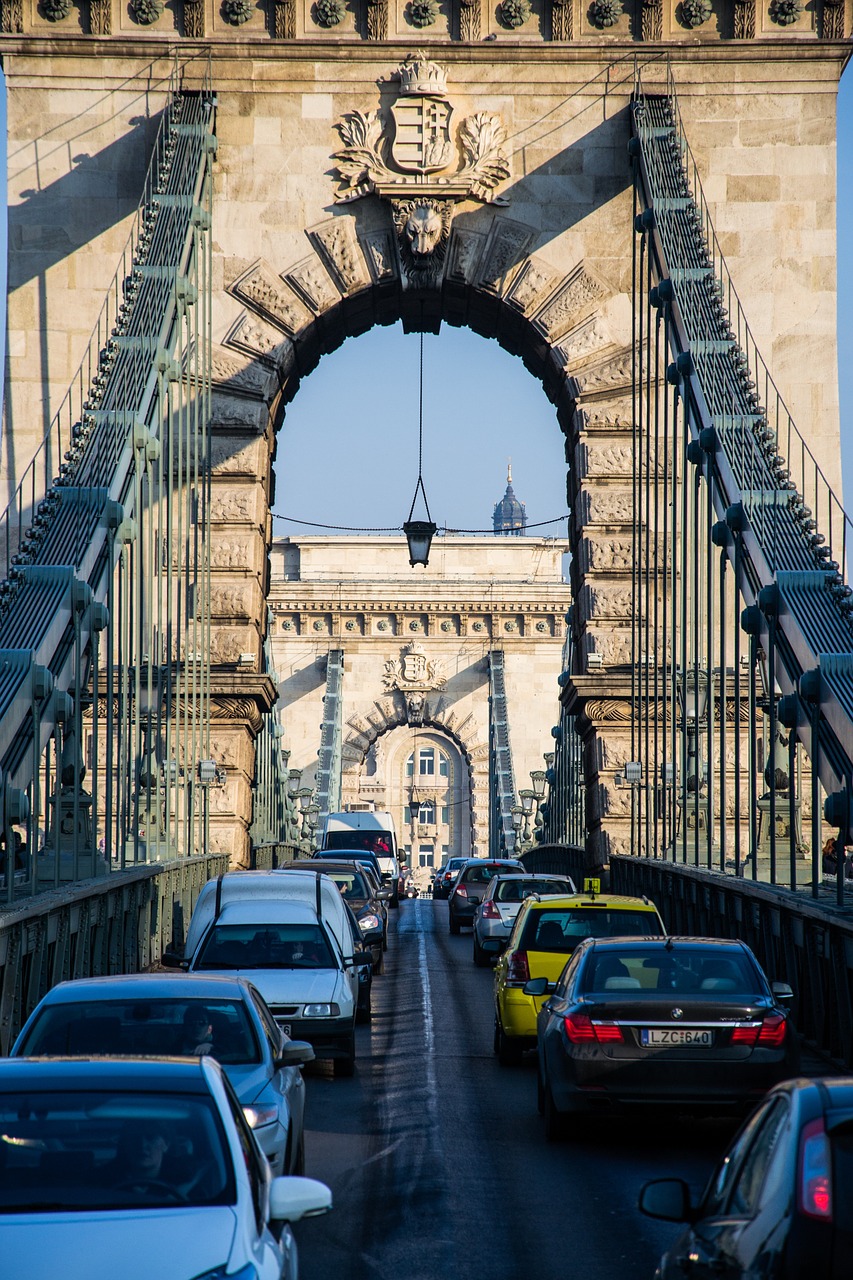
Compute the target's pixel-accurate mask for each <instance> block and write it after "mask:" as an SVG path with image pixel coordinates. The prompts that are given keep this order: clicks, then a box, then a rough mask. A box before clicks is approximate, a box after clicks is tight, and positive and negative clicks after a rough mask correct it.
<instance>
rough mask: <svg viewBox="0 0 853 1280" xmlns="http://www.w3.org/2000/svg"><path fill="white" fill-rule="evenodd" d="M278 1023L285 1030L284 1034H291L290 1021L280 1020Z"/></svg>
mask: <svg viewBox="0 0 853 1280" xmlns="http://www.w3.org/2000/svg"><path fill="white" fill-rule="evenodd" d="M278 1025H279V1026H280V1027H281V1029H282V1031H283V1032H284V1034H285V1035H286V1036H289V1035H290V1023H289V1022H280V1023H279V1024H278Z"/></svg>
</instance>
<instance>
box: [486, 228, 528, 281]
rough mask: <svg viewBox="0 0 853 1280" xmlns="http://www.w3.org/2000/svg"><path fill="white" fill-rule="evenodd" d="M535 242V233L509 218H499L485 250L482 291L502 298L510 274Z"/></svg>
mask: <svg viewBox="0 0 853 1280" xmlns="http://www.w3.org/2000/svg"><path fill="white" fill-rule="evenodd" d="M532 239H533V233H532V232H531V230H530V228H529V227H527V226H526V225H525V224H524V223H522V222H511V221H510V220H509V218H498V219H496V220H495V222H494V223H493V224H492V229H491V231H490V233H489V239H488V242H487V244H486V248H485V249H484V250H483V262H482V265H481V267H480V280H479V286H480V288H481V289H483V290H484V291H485V292H486V293H492V294H495V295H497V296H498V297H500V295H501V294H502V293H503V291H504V289H505V287H506V284H507V280H508V277H509V275H510V273H511V272H512V270H513V269H514V268H515V267H516V266H518V264H519V262H521V260H522V258H523V257H524V255H525V253H526V251H527V249H528V247H529V245H530V242H531V240H532Z"/></svg>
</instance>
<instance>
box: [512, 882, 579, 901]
mask: <svg viewBox="0 0 853 1280" xmlns="http://www.w3.org/2000/svg"><path fill="white" fill-rule="evenodd" d="M533 893H538V894H539V895H540V896H541V897H547V896H548V895H549V894H551V895H553V894H558V893H562V894H566V893H571V889H570V888H569V886H568V885H567V884H566V881H565V880H521V879H519V880H502V881H501V883H500V884H499V885H498V886H497V888H496V889H495V898H496V899H497V901H498V902H523V901H524V899H525V898H529V897H530V895H531V894H533Z"/></svg>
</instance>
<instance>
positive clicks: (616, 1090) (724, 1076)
mask: <svg viewBox="0 0 853 1280" xmlns="http://www.w3.org/2000/svg"><path fill="white" fill-rule="evenodd" d="M546 986H547V979H544V978H540V979H539V980H538V981H535V982H534V981H532V980H531V981H530V982H529V983H528V984H527V986H526V988H525V990H526V991H527V992H529V993H530V994H534V995H535V994H539V995H541V994H543V991H544V988H545V987H546ZM792 998H793V992H792V991H791V988H790V987H788V986H786V985H785V984H784V983H773V984H772V986H771V984H770V983H769V982H768V980H767V978H766V977H765V974H764V972H763V970H762V968H761V966H760V965H759V963H758V961H757V960H756V958H755V956H754V955H753V954H752V952H751V951H750V949H749V947H747V945H746V944H745V943H743V942H740V941H735V940H727V939H721V938H673V937H667V938H637V937H632V938H589V939H588V940H587V941H586V942H583V943H582V944H581V945H580V946H579V947H578V948H577V950H576V951H575V953H574V955H573V956H572V958H571V959H570V961H569V962H568V964H567V965H566V967H565V969H564V970H563V972H562V974H561V975H560V978H559V981H558V982H557V984H556V987H555V989H554V991H553V994H552V995H551V996H550V997H549V999H548V1000H546V1001H545V1003H544V1004H543V1006H542V1008H541V1009H540V1011H539V1018H538V1081H539V1084H538V1094H539V1107H540V1110H541V1111H542V1113H543V1114H544V1116H545V1128H546V1132H547V1135H548V1137H549V1138H554V1137H557V1136H559V1134H560V1131H561V1129H562V1128H563V1127H564V1122H565V1121H567V1120H569V1119H570V1118H571V1117H573V1116H578V1115H590V1114H593V1113H599V1114H600V1113H601V1112H602V1111H613V1110H615V1109H619V1108H625V1107H637V1106H642V1105H644V1104H645V1105H654V1106H656V1107H660V1106H662V1105H667V1106H679V1107H681V1108H690V1107H694V1108H698V1109H700V1110H701V1111H702V1113H703V1114H707V1113H708V1112H710V1111H715V1110H717V1111H719V1110H722V1111H726V1110H729V1111H734V1110H737V1109H746V1108H747V1107H748V1106H751V1105H752V1104H753V1103H754V1102H755V1101H756V1099H757V1098H760V1097H762V1096H763V1095H764V1094H765V1093H766V1092H767V1090H768V1089H770V1088H772V1086H773V1085H774V1084H777V1083H778V1082H779V1081H780V1080H783V1079H785V1078H787V1077H789V1076H792V1075H796V1073H797V1069H798V1067H799V1039H798V1037H797V1034H796V1032H795V1030H794V1028H793V1026H792V1024H791V1019H790V1017H789V1016H788V1009H787V1007H786V1005H787V1003H788V1001H790V1000H791V999H792Z"/></svg>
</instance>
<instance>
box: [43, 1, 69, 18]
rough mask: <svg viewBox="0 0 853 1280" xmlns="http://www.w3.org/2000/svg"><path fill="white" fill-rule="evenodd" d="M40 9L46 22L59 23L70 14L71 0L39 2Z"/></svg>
mask: <svg viewBox="0 0 853 1280" xmlns="http://www.w3.org/2000/svg"><path fill="white" fill-rule="evenodd" d="M41 7H42V9H43V10H44V16H45V17H46V18H47V20H48V22H61V21H62V19H63V18H67V17H68V15H69V13H70V12H71V0H41Z"/></svg>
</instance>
